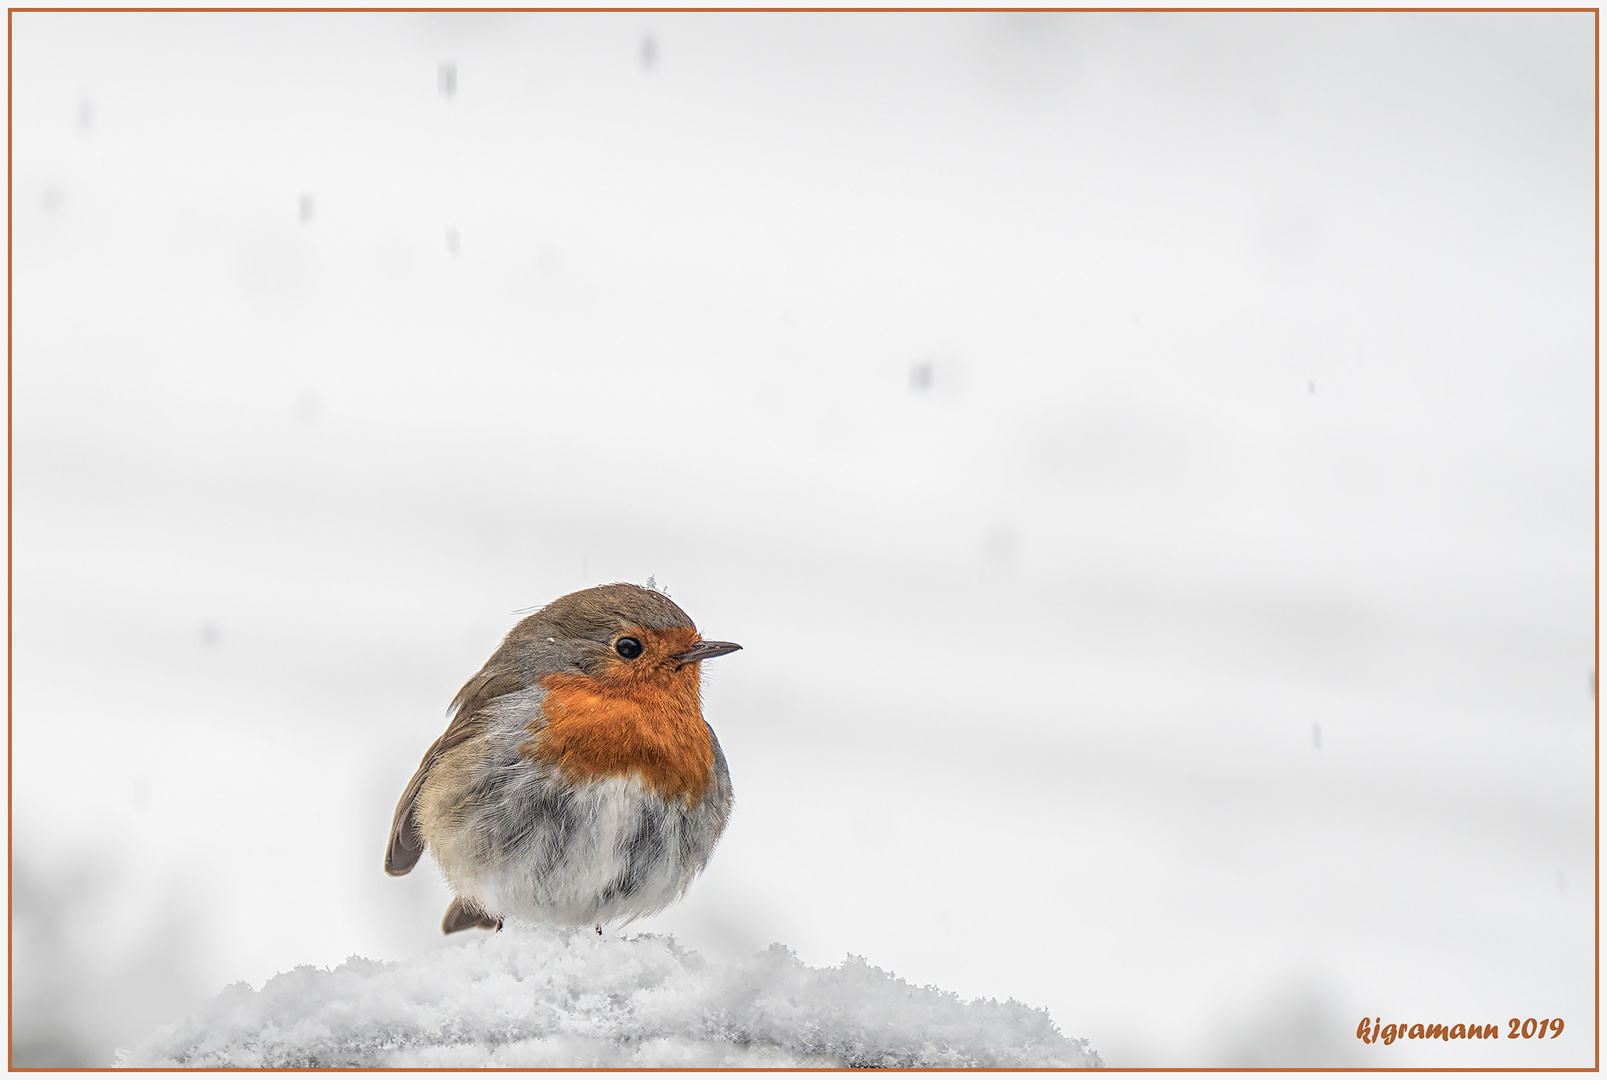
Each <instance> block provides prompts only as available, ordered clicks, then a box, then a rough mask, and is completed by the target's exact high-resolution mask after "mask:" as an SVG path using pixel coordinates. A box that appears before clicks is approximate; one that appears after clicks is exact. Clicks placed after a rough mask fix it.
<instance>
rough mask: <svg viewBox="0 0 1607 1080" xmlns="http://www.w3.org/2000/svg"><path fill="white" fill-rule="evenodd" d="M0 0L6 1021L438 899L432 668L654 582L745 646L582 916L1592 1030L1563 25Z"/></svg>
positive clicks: (1425, 1058)
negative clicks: (406, 864)
mask: <svg viewBox="0 0 1607 1080" xmlns="http://www.w3.org/2000/svg"><path fill="white" fill-rule="evenodd" d="M12 27H13V32H14V37H13V42H12V45H13V50H14V64H15V67H14V84H13V94H14V96H13V99H12V105H13V109H14V116H15V118H14V124H15V126H14V129H13V150H14V154H15V159H14V170H15V171H14V188H13V215H14V217H13V227H14V232H13V242H14V258H15V264H14V274H15V277H14V288H15V307H14V335H15V336H14V348H15V352H14V371H13V374H14V386H13V399H12V402H13V408H14V427H13V432H14V439H15V447H14V467H15V486H14V513H15V518H14V549H13V550H14V558H15V577H14V603H15V629H14V633H15V639H14V647H15V658H14V668H13V690H14V695H15V696H14V713H13V729H12V730H13V737H14V749H13V752H14V778H13V779H14V786H13V797H14V818H13V822H14V830H15V838H14V848H13V865H12V870H13V875H14V876H13V885H14V889H15V893H14V906H13V910H12V919H13V931H14V935H15V937H14V947H15V954H14V956H15V984H14V1003H15V1009H16V1012H15V1023H16V1026H15V1028H14V1031H13V1036H14V1039H15V1058H14V1061H15V1063H16V1064H50V1065H70V1064H86V1065H87V1064H95V1065H101V1064H107V1063H109V1061H110V1057H111V1053H112V1050H113V1048H114V1047H115V1046H116V1045H118V1044H120V1043H126V1042H128V1041H130V1040H132V1039H133V1038H134V1037H136V1036H138V1035H140V1034H142V1033H144V1032H145V1031H146V1030H148V1029H149V1028H151V1027H152V1026H154V1025H156V1024H158V1023H162V1022H166V1021H170V1020H173V1019H176V1018H177V1017H178V1016H179V1015H181V1014H182V1013H183V1011H184V1010H186V1009H187V1008H189V1007H191V1006H192V1005H194V1004H195V1003H197V1002H199V1001H201V1000H203V999H205V998H206V997H208V996H210V995H212V994H214V993H216V992H217V991H218V990H219V989H220V988H221V987H222V986H224V985H225V984H227V983H230V982H234V981H237V980H246V981H249V982H251V983H252V984H254V985H260V984H261V982H262V981H263V980H264V979H265V978H267V977H268V976H270V975H272V974H274V973H275V972H279V971H283V970H287V969H289V968H291V967H293V966H295V965H298V964H317V965H332V964H337V963H339V962H340V961H342V960H343V959H344V958H345V957H347V956H349V955H351V954H361V955H363V956H368V957H373V958H380V959H398V958H402V957H407V956H411V955H416V954H418V953H420V952H421V951H424V950H430V949H436V948H441V947H442V946H443V942H442V939H441V937H440V934H439V931H438V920H439V918H440V915H441V912H442V910H443V909H444V907H445V904H446V902H447V899H448V895H447V892H446V890H445V888H444V886H443V885H442V884H441V883H440V881H439V880H438V878H437V877H436V876H435V874H434V873H433V868H431V867H428V866H421V870H420V871H419V872H416V873H414V874H413V875H411V876H410V877H408V878H404V879H399V880H397V879H390V878H387V877H386V876H385V875H384V874H383V873H382V872H381V870H380V859H381V854H382V850H383V847H384V842H385V837H386V831H387V828H388V825H389V819H390V814H391V810H392V807H393V805H394V803H395V800H396V797H397V795H398V794H399V793H400V791H401V789H402V786H403V785H404V784H405V783H406V781H407V779H408V777H409V776H410V775H411V773H412V770H413V768H414V767H415V766H416V764H417V762H418V759H419V757H420V755H421V754H422V753H423V751H424V749H425V747H426V746H427V745H428V744H429V743H430V741H431V740H432V739H434V738H435V737H436V735H438V734H439V733H440V731H441V729H442V728H443V727H444V726H445V722H446V718H445V713H444V710H445V707H446V703H447V701H448V700H449V699H450V698H451V697H452V695H453V693H454V692H455V691H456V690H457V688H458V687H459V685H461V683H462V682H463V681H464V680H465V679H466V678H467V677H468V676H469V675H470V674H472V673H473V672H474V671H475V669H476V668H477V667H478V666H479V665H480V663H481V662H482V661H483V660H484V659H485V657H486V656H487V655H488V654H489V653H490V651H491V650H492V649H493V648H494V647H495V645H496V643H497V642H498V640H499V638H500V636H501V635H502V634H503V633H504V632H505V631H506V630H507V629H508V627H510V626H511V625H512V624H513V623H514V622H515V621H517V619H518V617H519V614H518V613H519V612H522V611H523V610H525V609H530V608H533V607H535V606H538V605H540V604H543V603H545V602H547V601H548V600H551V599H552V598H554V597H556V596H558V595H560V594H562V593H565V592H569V591H571V590H574V589H578V588H582V587H585V586H588V585H593V584H597V583H599V582H607V581H615V580H628V581H636V582H642V581H645V580H646V578H647V577H648V575H650V574H651V575H654V576H655V577H656V579H657V581H658V582H659V583H660V584H661V585H663V586H664V587H665V588H666V589H667V590H668V591H669V592H670V594H671V595H672V596H673V597H674V599H675V600H676V601H677V602H679V603H680V604H682V605H683V606H684V607H685V608H686V609H687V611H688V612H689V613H690V614H691V615H692V617H693V618H694V619H696V620H697V622H698V625H699V627H700V628H701V629H702V630H704V632H706V633H708V634H710V635H711V636H715V637H720V638H729V639H732V640H736V641H740V642H741V643H742V644H743V645H744V646H746V651H744V652H742V653H740V654H737V655H736V656H733V657H730V658H726V659H722V660H719V661H717V662H714V663H712V664H710V665H709V669H710V678H709V684H708V686H707V688H706V702H707V715H708V717H709V719H710V721H711V723H712V724H713V725H714V727H715V729H716V730H717V731H718V733H719V736H720V738H721V741H722V742H723V744H724V746H725V750H726V753H727V755H728V756H729V759H730V762H731V768H732V772H733V775H734V779H735V783H736V789H737V797H738V804H737V810H736V814H735V817H734V819H733V821H732V824H731V828H730V831H729V832H728V833H727V836H726V839H725V840H724V842H723V843H722V845H721V847H720V849H719V851H718V852H717V854H716V856H715V858H714V860H713V863H712V864H711V866H710V868H709V870H708V872H707V874H706V875H705V876H704V877H703V878H702V879H701V880H700V881H699V882H698V883H697V884H696V885H694V886H693V889H692V891H691V893H690V894H689V896H688V897H687V899H686V900H685V901H684V902H683V903H682V904H681V905H680V906H678V907H676V908H674V909H672V910H671V911H670V912H668V913H666V914H664V915H663V916H660V917H658V918H655V919H651V920H644V921H643V922H640V923H638V924H636V925H635V926H634V927H632V928H631V931H632V932H634V931H655V932H671V933H674V934H675V935H676V936H677V937H678V938H679V939H681V940H682V941H683V942H684V943H686V944H688V945H690V946H692V947H693V948H696V949H698V950H701V951H704V952H705V953H708V954H710V955H712V956H716V957H718V956H729V955H735V954H740V953H743V952H745V951H747V950H751V949H758V948H762V947H764V946H765V945H767V944H769V943H770V942H772V941H779V942H783V943H785V944H786V945H788V946H790V947H792V948H794V949H795V950H796V951H797V952H798V954H799V955H800V957H801V958H802V959H803V960H805V961H806V962H808V963H811V964H817V965H824V964H832V963H836V962H838V961H840V960H841V959H842V958H843V957H844V955H845V954H848V953H854V954H859V955H863V956H865V957H867V958H868V959H869V960H870V961H871V962H872V963H874V964H876V965H878V966H881V967H884V968H887V969H890V970H892V971H894V972H896V973H897V974H899V975H900V976H903V977H904V978H907V979H909V980H910V981H912V982H915V983H922V984H924V983H935V984H937V985H939V986H941V987H943V988H945V989H949V990H953V991H956V992H958V993H959V994H961V995H962V996H965V997H974V996H984V995H985V996H993V997H998V998H1005V997H1015V998H1018V999H1020V1000H1023V1001H1026V1002H1028V1003H1030V1004H1033V1005H1042V1006H1047V1007H1048V1009H1049V1010H1050V1012H1051V1014H1052V1015H1053V1016H1054V1018H1055V1020H1056V1021H1057V1022H1058V1023H1059V1024H1060V1025H1061V1027H1062V1028H1063V1029H1064V1030H1065V1031H1066V1032H1067V1033H1068V1034H1071V1035H1075V1036H1079V1037H1087V1038H1089V1039H1090V1040H1091V1042H1092V1045H1093V1047H1094V1048H1095V1049H1097V1050H1098V1051H1099V1052H1100V1054H1101V1055H1103V1057H1104V1059H1105V1061H1106V1062H1107V1063H1109V1064H1111V1065H1128V1066H1136V1065H1291V1064H1299V1065H1313V1064H1326V1065H1402V1066H1406V1065H1416V1066H1424V1065H1475V1064H1476V1065H1501V1066H1520V1065H1535V1066H1539V1065H1546V1066H1557V1065H1589V1064H1591V1063H1592V1061H1593V1055H1594V1036H1595V1033H1594V1026H1593V1025H1594V1017H1593V1015H1592V1013H1593V1009H1594V1004H1593V1000H1594V999H1593V977H1594V968H1593V964H1594V954H1593V933H1594V923H1593V919H1594V912H1595V907H1594V897H1593V893H1592V889H1593V880H1592V875H1593V861H1592V859H1593V852H1592V843H1593V819H1592V814H1593V808H1592V798H1593V779H1594V756H1593V755H1594V741H1593V715H1594V700H1593V687H1594V673H1593V669H1594V664H1595V660H1594V656H1593V648H1594V645H1593V632H1594V625H1593V619H1594V611H1593V591H1592V590H1593V572H1594V564H1593V557H1594V549H1593V544H1594V537H1593V527H1594V519H1593V502H1592V500H1593V494H1594V491H1593V473H1592V457H1593V442H1592V439H1593V434H1594V396H1593V395H1594V382H1593V379H1594V368H1593V365H1594V360H1593V351H1592V350H1593V332H1594V322H1593V307H1592V305H1593V301H1594V292H1593V277H1592V274H1593V243H1594V233H1593V217H1592V215H1593V209H1594V208H1593V196H1594V187H1593V183H1594V177H1593V171H1592V170H1593V167H1594V157H1593V144H1592V140H1593V135H1594V127H1593V123H1594V121H1593V115H1592V108H1593V104H1594V96H1593V95H1594V89H1593V76H1594V72H1593V48H1594V40H1593V35H1594V22H1593V16H1592V15H1591V14H1589V13H1579V14H1491V13H1484V14H1438V15H1407V14H1355V13H1352V14H1340V15H1325V14H1301V15H1290V14H1238V15H1230V14H1211V15H1206V14H1193V15H1190V14H1177V15H1170V14H1081V15H1006V14H998V15H985V14H955V15H932V14H925V15H872V14H742V15H737V14H727V15H712V14H710V15H697V14H668V13H658V14H591V15H554V14H546V15H534V14H473V15H469V14H465V15H444V14H415V15H401V14H387V15H356V14H324V15H306V14H271V15H270V14H215V13H214V14H39V13H19V14H16V15H14V16H13V20H12ZM1363 1015H1366V1016H1382V1017H1383V1018H1384V1019H1385V1021H1386V1022H1391V1021H1394V1020H1405V1021H1408V1022H1414V1021H1421V1022H1431V1023H1432V1022H1442V1023H1446V1024H1451V1023H1456V1022H1467V1021H1475V1020H1476V1021H1479V1022H1488V1023H1500V1024H1501V1025H1502V1032H1503V1034H1504V1033H1505V1031H1506V1026H1505V1022H1506V1020H1507V1018H1509V1017H1521V1018H1526V1017H1531V1016H1532V1017H1535V1018H1537V1019H1543V1018H1549V1017H1562V1018H1564V1019H1565V1021H1566V1024H1567V1027H1566V1029H1565V1031H1564V1033H1563V1034H1562V1036H1561V1037H1559V1038H1557V1039H1554V1040H1551V1041H1547V1042H1545V1043H1541V1044H1536V1043H1534V1042H1532V1041H1525V1040H1521V1039H1520V1040H1507V1039H1505V1038H1502V1039H1499V1040H1496V1041H1494V1042H1475V1043H1471V1044H1456V1043H1453V1044H1443V1043H1438V1042H1436V1043H1434V1044H1433V1045H1424V1044H1422V1043H1397V1044H1395V1045H1394V1046H1391V1047H1385V1046H1383V1045H1382V1044H1381V1043H1380V1044H1377V1045H1373V1046H1363V1045H1362V1044H1360V1043H1359V1042H1357V1040H1356V1039H1355V1036H1354V1032H1355V1028H1356V1025H1357V1022H1358V1021H1359V1019H1360V1018H1361V1017H1362V1016H1363Z"/></svg>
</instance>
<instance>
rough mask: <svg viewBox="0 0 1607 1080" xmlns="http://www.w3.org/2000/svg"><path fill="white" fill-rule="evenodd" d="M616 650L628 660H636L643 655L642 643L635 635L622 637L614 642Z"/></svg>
mask: <svg viewBox="0 0 1607 1080" xmlns="http://www.w3.org/2000/svg"><path fill="white" fill-rule="evenodd" d="M614 651H615V652H617V653H619V655H621V656H623V657H624V658H625V659H627V660H634V659H636V658H637V657H638V656H640V655H642V643H641V642H640V641H637V640H636V639H635V638H633V637H622V638H620V639H619V640H618V641H616V642H614Z"/></svg>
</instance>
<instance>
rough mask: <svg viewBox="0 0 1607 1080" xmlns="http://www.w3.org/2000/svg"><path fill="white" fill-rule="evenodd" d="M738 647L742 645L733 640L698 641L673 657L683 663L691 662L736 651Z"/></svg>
mask: <svg viewBox="0 0 1607 1080" xmlns="http://www.w3.org/2000/svg"><path fill="white" fill-rule="evenodd" d="M740 648H742V646H741V645H738V644H737V643H736V642H734V641H700V642H698V643H697V644H696V645H694V646H692V647H691V648H690V649H688V650H686V651H685V652H684V653H682V654H681V655H680V656H677V657H676V658H675V659H677V660H679V661H680V662H681V663H683V664H693V663H696V662H697V661H699V660H712V659H714V658H715V657H716V656H724V655H725V654H726V653H732V652H736V651H737V650H738V649H740Z"/></svg>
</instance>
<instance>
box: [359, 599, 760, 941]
mask: <svg viewBox="0 0 1607 1080" xmlns="http://www.w3.org/2000/svg"><path fill="white" fill-rule="evenodd" d="M741 647H742V646H740V645H736V644H733V643H731V642H729V641H704V640H703V638H702V636H701V635H700V634H699V633H698V631H697V627H696V626H694V625H693V624H692V620H691V619H689V618H687V616H686V612H684V611H682V610H681V609H680V607H678V606H677V605H676V604H675V603H674V602H673V601H671V600H670V598H669V597H667V596H665V595H663V594H662V593H659V592H655V591H653V590H651V589H643V588H640V587H638V586H636V585H626V584H617V585H599V586H597V587H596V588H593V589H583V590H581V591H580V592H576V593H570V594H569V595H568V596H562V597H559V598H558V599H557V600H554V601H553V602H552V603H550V604H548V605H547V606H546V607H544V608H542V609H541V610H540V611H538V612H536V613H535V614H534V615H531V616H530V617H529V618H527V619H524V620H522V621H521V622H520V623H519V624H518V625H516V626H515V627H514V628H513V629H512V630H510V631H509V632H508V636H507V637H506V638H504V639H503V641H502V644H501V645H500V646H498V648H497V651H496V652H494V653H492V654H491V659H489V660H487V661H486V662H485V666H484V667H482V668H481V669H480V671H479V673H478V674H476V675H475V676H474V677H473V678H472V679H470V680H469V681H468V682H467V683H465V684H464V686H463V689H461V690H459V691H458V693H457V697H455V698H453V699H452V706H451V709H452V721H451V723H449V724H448V725H447V728H446V733H445V734H444V735H442V736H441V737H440V738H439V739H437V740H435V743H434V745H432V746H431V747H430V748H429V750H428V751H426V752H425V754H424V760H423V761H422V762H420V764H419V767H418V772H416V773H414V774H413V779H412V781H410V782H409V783H408V785H407V790H405V791H403V792H402V799H401V801H400V802H399V803H397V804H396V816H395V818H394V819H393V820H392V822H391V839H390V845H389V846H388V847H387V848H386V850H385V872H386V873H387V874H393V875H401V874H405V873H407V872H408V871H409V870H411V869H413V865H414V864H415V863H417V862H418V860H419V856H420V855H422V854H423V852H424V849H425V848H426V847H427V848H429V850H430V854H431V855H433V856H434V857H435V861H436V863H438V864H439V865H440V867H441V871H442V873H443V874H445V875H446V880H447V883H448V884H449V885H450V886H451V887H452V892H453V893H454V894H455V896H454V899H453V900H452V903H451V905H450V906H449V907H448V908H447V909H446V917H445V918H444V919H442V920H441V932H442V933H445V934H450V933H453V932H454V931H458V930H466V929H470V928H475V927H478V928H484V929H487V930H493V929H494V930H500V929H502V922H503V920H504V919H509V918H512V919H521V920H528V921H533V922H553V923H561V924H566V925H570V926H587V925H593V926H596V927H597V932H598V933H599V934H600V933H602V925H603V924H604V923H606V922H610V921H612V920H614V919H631V918H636V917H637V916H641V915H651V914H653V913H654V912H657V911H662V910H663V909H664V908H666V907H668V906H669V905H670V904H672V903H673V902H675V901H676V900H678V899H679V898H680V897H681V894H682V893H684V892H686V889H687V886H688V885H690V884H691V883H692V879H693V878H694V877H696V876H697V874H698V872H699V871H701V870H702V869H703V867H704V865H705V864H706V863H707V862H708V861H709V854H710V853H711V852H712V851H713V850H714V845H715V843H716V842H717V841H718V840H719V839H720V833H721V832H722V831H724V829H725V822H726V818H727V817H729V816H730V813H731V775H730V773H729V772H727V770H726V766H725V755H724V754H723V753H721V752H720V741H719V740H718V739H716V738H715V737H714V729H712V728H710V727H709V725H708V724H707V723H705V722H704V720H703V711H702V707H701V702H700V694H699V689H700V688H699V682H700V680H701V677H702V662H703V661H704V660H710V659H713V658H714V657H716V656H724V655H725V654H726V653H729V652H735V651H736V650H737V649H740V648H741Z"/></svg>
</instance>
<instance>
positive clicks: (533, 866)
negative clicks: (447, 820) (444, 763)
mask: <svg viewBox="0 0 1607 1080" xmlns="http://www.w3.org/2000/svg"><path fill="white" fill-rule="evenodd" d="M503 796H504V797H503V798H502V799H500V800H498V802H497V803H496V805H494V806H488V807H485V808H484V812H476V813H470V814H468V815H467V816H466V818H465V819H464V820H463V822H462V824H461V825H460V826H459V827H458V828H456V829H454V830H452V831H451V833H449V834H448V835H445V836H440V837H436V838H435V840H436V841H438V842H432V844H431V849H432V851H433V852H434V854H435V856H436V860H437V862H438V863H440V865H441V869H442V870H443V871H444V872H445V874H446V876H447V879H448V881H449V882H450V883H451V885H452V887H453V889H454V890H455V891H456V892H457V894H458V895H459V896H460V897H462V898H464V899H467V900H471V901H473V902H474V903H475V904H477V905H478V906H479V907H480V908H481V910H483V911H485V912H487V913H488V914H491V915H493V916H496V917H498V918H503V919H515V920H526V921H533V922H554V923H563V924H569V925H576V926H581V925H590V924H593V923H598V924H601V923H605V922H610V921H613V920H616V919H629V918H635V917H637V916H640V915H648V914H652V913H653V912H656V911H659V910H662V909H663V908H665V907H667V906H668V905H669V904H671V903H673V902H674V901H675V900H676V899H678V898H679V897H680V896H681V894H682V893H683V892H685V891H686V888H687V886H688V885H690V884H691V882H692V879H693V878H694V877H695V876H696V875H697V873H698V871H700V870H701V869H703V865H704V863H705V862H706V861H707V859H708V856H709V853H710V851H711V850H712V848H713V842H712V841H713V839H714V837H713V836H710V837H709V838H708V841H707V842H703V843H700V842H698V841H699V839H700V837H698V836H697V835H696V834H698V833H701V832H703V830H701V829H698V828H697V827H696V825H697V823H696V822H695V821H692V820H689V818H693V817H695V816H696V811H689V808H688V807H687V806H686V804H685V800H682V799H676V800H674V801H673V802H672V801H670V800H666V799H664V798H662V797H661V796H659V795H658V794H657V793H655V792H653V791H651V790H649V789H646V788H644V786H643V785H642V783H641V780H640V779H639V778H638V777H635V776H632V777H610V778H607V779H603V780H595V781H588V782H585V783H581V784H574V785H571V784H568V783H565V782H562V781H555V780H554V778H552V777H551V775H550V774H549V775H547V776H545V777H543V776H542V775H541V772H540V771H538V770H535V769H529V768H528V766H527V767H526V776H525V777H521V778H519V779H518V780H514V781H513V782H512V783H510V784H508V786H507V787H506V788H505V789H504V791H503Z"/></svg>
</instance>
